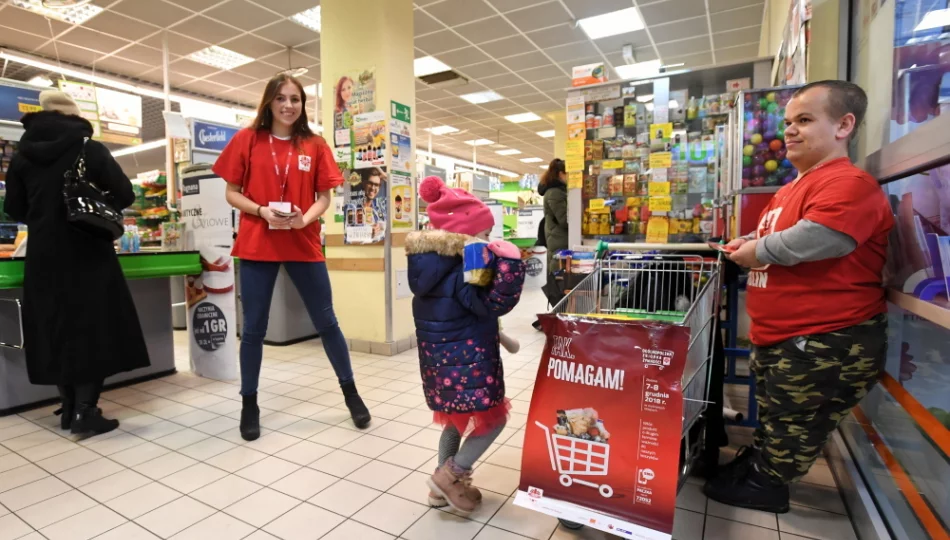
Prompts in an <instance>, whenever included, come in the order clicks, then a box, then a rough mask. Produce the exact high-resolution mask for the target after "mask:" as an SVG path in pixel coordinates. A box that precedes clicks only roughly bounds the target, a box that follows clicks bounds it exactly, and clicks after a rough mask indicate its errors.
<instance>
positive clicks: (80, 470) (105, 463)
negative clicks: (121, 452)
mask: <svg viewBox="0 0 950 540" xmlns="http://www.w3.org/2000/svg"><path fill="white" fill-rule="evenodd" d="M124 469H125V467H123V466H122V465H119V464H118V463H116V462H114V461H112V460H111V459H109V458H99V459H97V460H95V461H90V462H89V463H86V464H85V465H83V466H82V467H75V468H73V469H70V470H68V471H63V472H61V473H59V474H57V475H56V476H57V477H58V478H59V479H60V480H63V481H64V482H66V483H67V484H69V485H71V486H73V487H81V486H85V485H86V484H91V483H92V482H95V481H96V480H101V479H103V478H105V477H107V476H112V475H113V474H115V473H117V472H120V471H122V470H124Z"/></svg>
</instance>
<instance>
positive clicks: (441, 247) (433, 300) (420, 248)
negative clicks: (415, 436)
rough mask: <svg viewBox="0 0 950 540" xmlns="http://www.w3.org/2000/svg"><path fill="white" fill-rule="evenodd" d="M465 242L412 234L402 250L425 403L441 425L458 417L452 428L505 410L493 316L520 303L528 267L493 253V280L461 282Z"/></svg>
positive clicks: (457, 236) (451, 237) (462, 237)
mask: <svg viewBox="0 0 950 540" xmlns="http://www.w3.org/2000/svg"><path fill="white" fill-rule="evenodd" d="M469 239H470V237H468V236H466V235H462V234H455V233H450V232H447V231H439V230H434V231H433V230H430V231H421V232H414V233H411V234H410V235H409V237H408V239H407V240H406V253H407V254H408V256H409V287H410V288H411V289H412V292H413V294H414V295H415V297H414V298H413V301H412V314H413V317H414V318H415V323H416V337H417V338H418V341H419V367H420V370H421V372H422V381H423V388H424V391H425V396H426V402H427V403H428V405H429V408H430V409H432V410H433V411H435V412H436V421H437V422H440V423H443V425H444V424H445V423H446V422H445V421H444V418H443V419H440V415H458V416H460V417H461V418H453V419H452V420H451V422H452V423H453V424H455V425H456V426H459V425H460V422H459V421H460V420H462V421H463V422H462V425H466V423H467V422H468V420H470V419H472V418H474V420H475V422H474V425H475V427H477V426H478V425H479V423H483V422H480V421H481V420H485V421H486V422H488V423H494V422H493V421H494V419H497V418H498V416H499V415H500V416H501V417H502V418H503V417H504V415H505V414H507V402H506V400H505V381H504V370H503V369H502V365H501V353H500V344H499V340H498V318H499V317H501V316H503V315H505V314H507V313H509V312H510V311H511V310H512V309H514V307H515V306H516V305H517V304H518V301H519V300H520V298H521V290H522V287H523V286H524V278H525V272H524V263H523V262H522V261H520V260H513V259H502V258H496V259H495V262H494V271H495V277H494V279H493V281H492V283H491V284H489V285H488V286H487V287H478V286H475V285H470V284H468V283H466V282H465V279H464V275H463V271H462V252H463V250H464V247H465V242H466V241H467V240H469ZM499 406H502V407H499ZM493 409H495V410H494V411H492V410H493ZM498 409H503V410H501V411H499V410H498ZM484 413H488V416H489V417H492V416H493V418H488V417H486V416H485V414H484ZM440 420H441V421H440ZM460 431H462V432H464V431H465V430H464V429H461V428H460Z"/></svg>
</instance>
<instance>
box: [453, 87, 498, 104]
mask: <svg viewBox="0 0 950 540" xmlns="http://www.w3.org/2000/svg"><path fill="white" fill-rule="evenodd" d="M459 97H461V98H462V99H464V100H465V101H467V102H469V103H471V104H472V105H481V104H482V103H490V102H492V101H498V100H499V99H505V98H504V96H502V95H501V94H499V93H498V92H494V91H492V90H485V91H484V92H475V93H473V94H465V95H464V96H459Z"/></svg>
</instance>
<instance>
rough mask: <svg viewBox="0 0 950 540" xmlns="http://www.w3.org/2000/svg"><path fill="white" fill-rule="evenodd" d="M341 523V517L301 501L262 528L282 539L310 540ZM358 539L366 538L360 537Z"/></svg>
mask: <svg viewBox="0 0 950 540" xmlns="http://www.w3.org/2000/svg"><path fill="white" fill-rule="evenodd" d="M341 523H343V518H342V517H340V516H338V515H336V514H333V513H331V512H328V511H326V510H324V509H322V508H318V507H316V506H313V505H311V504H307V503H303V504H301V505H299V506H297V507H296V508H294V509H292V510H290V511H289V512H287V513H286V514H284V515H282V516H280V517H279V518H277V519H275V520H274V521H272V522H271V523H270V524H268V525H267V526H266V527H264V530H265V531H267V532H269V533H271V534H274V535H276V536H278V537H280V538H282V539H283V540H312V539H316V538H321V537H323V536H324V535H325V534H326V533H328V532H330V531H331V530H333V529H334V528H336V527H337V526H338V525H340V524H341ZM360 540H367V539H366V538H363V537H360Z"/></svg>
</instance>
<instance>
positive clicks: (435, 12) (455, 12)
mask: <svg viewBox="0 0 950 540" xmlns="http://www.w3.org/2000/svg"><path fill="white" fill-rule="evenodd" d="M425 10H426V11H427V12H428V13H429V15H432V16H433V17H435V18H436V19H438V20H440V21H442V23H443V24H445V25H446V26H458V25H460V24H465V23H467V22H469V21H477V20H478V19H484V18H486V17H491V16H492V15H494V14H495V10H494V9H492V8H491V6H489V5H488V4H486V3H485V0H445V1H444V2H439V3H438V4H433V5H431V6H429V7H427V8H425Z"/></svg>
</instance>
